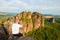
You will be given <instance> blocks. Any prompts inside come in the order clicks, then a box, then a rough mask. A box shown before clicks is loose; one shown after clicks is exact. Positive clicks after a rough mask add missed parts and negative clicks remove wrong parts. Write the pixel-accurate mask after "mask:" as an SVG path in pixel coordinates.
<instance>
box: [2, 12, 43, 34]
mask: <svg viewBox="0 0 60 40" xmlns="http://www.w3.org/2000/svg"><path fill="white" fill-rule="evenodd" d="M15 17H17V18H19V20H20V21H22V24H23V28H22V30H23V33H27V32H29V31H32V30H33V29H38V28H40V27H44V16H43V15H42V14H41V13H38V12H33V13H32V12H26V11H23V12H22V13H19V14H17V15H16V16H15ZM12 23H14V16H13V17H11V18H9V19H7V20H6V21H5V22H3V24H4V25H5V26H6V27H7V28H8V31H9V33H11V25H12Z"/></svg>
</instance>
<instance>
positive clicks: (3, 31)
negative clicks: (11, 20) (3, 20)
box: [0, 25, 8, 40]
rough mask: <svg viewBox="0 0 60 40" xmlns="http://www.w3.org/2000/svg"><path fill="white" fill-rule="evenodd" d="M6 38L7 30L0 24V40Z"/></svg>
mask: <svg viewBox="0 0 60 40" xmlns="http://www.w3.org/2000/svg"><path fill="white" fill-rule="evenodd" d="M7 38H8V32H7V30H6V29H5V28H4V26H2V25H0V40H6V39H7Z"/></svg>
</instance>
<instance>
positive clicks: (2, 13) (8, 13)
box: [0, 12, 17, 16]
mask: <svg viewBox="0 0 60 40" xmlns="http://www.w3.org/2000/svg"><path fill="white" fill-rule="evenodd" d="M16 14H17V13H10V12H0V16H14V15H16Z"/></svg>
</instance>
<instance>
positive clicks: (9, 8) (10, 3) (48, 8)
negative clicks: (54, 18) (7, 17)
mask: <svg viewBox="0 0 60 40" xmlns="http://www.w3.org/2000/svg"><path fill="white" fill-rule="evenodd" d="M22 11H31V12H34V11H38V12H41V13H43V14H53V15H60V0H0V12H15V13H18V12H22Z"/></svg>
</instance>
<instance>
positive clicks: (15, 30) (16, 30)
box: [12, 23, 22, 34]
mask: <svg viewBox="0 0 60 40" xmlns="http://www.w3.org/2000/svg"><path fill="white" fill-rule="evenodd" d="M20 27H22V25H20V24H17V23H14V24H12V34H18V33H19V28H20Z"/></svg>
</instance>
